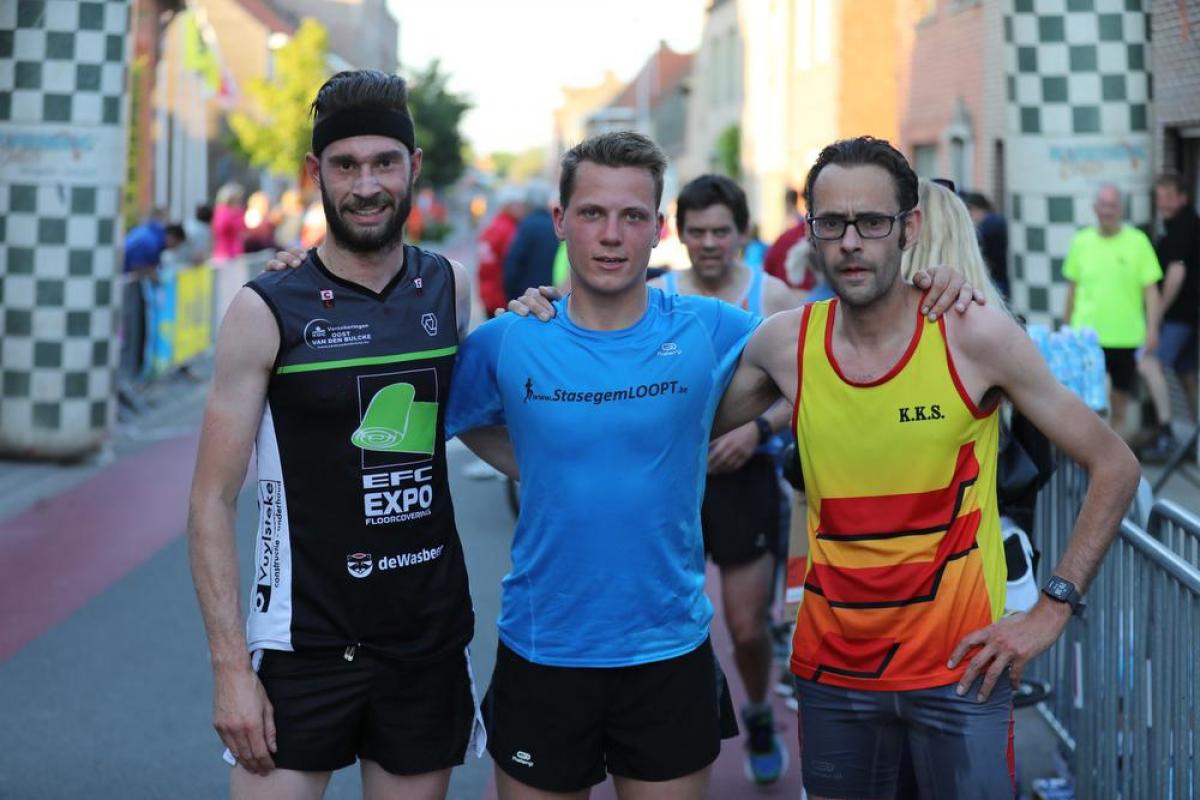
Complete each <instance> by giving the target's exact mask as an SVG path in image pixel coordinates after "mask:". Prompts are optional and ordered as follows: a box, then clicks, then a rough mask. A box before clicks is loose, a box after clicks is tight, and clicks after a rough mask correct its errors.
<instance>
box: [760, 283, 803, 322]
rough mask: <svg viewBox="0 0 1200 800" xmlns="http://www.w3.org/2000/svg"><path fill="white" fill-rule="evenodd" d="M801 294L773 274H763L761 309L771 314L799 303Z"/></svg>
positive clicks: (796, 305) (794, 306)
mask: <svg viewBox="0 0 1200 800" xmlns="http://www.w3.org/2000/svg"><path fill="white" fill-rule="evenodd" d="M801 301H802V295H801V294H800V293H799V292H797V291H796V290H795V289H793V288H792V287H790V286H788V285H787V284H786V283H784V282H783V281H781V280H779V278H776V277H775V276H774V275H766V274H764V275H763V310H764V311H766V312H767V313H768V314H772V313H775V312H778V311H783V310H785V309H793V308H796V307H798V306H799V305H800V304H801Z"/></svg>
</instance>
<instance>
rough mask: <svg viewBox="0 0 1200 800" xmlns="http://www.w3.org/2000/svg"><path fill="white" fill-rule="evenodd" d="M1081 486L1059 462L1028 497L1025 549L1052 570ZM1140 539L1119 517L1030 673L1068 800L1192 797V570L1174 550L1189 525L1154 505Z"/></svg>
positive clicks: (1194, 534) (1198, 594) (1195, 582)
mask: <svg viewBox="0 0 1200 800" xmlns="http://www.w3.org/2000/svg"><path fill="white" fill-rule="evenodd" d="M1085 483H1086V479H1085V476H1084V474H1083V471H1082V470H1080V469H1079V468H1078V467H1076V466H1075V465H1073V464H1070V463H1061V464H1060V465H1059V469H1058V470H1057V471H1056V475H1055V477H1054V479H1052V481H1051V484H1050V485H1049V486H1048V487H1047V489H1046V490H1044V493H1045V496H1044V497H1041V498H1039V508H1038V515H1037V519H1038V526H1039V529H1038V530H1037V533H1036V536H1035V538H1036V540H1037V542H1038V544H1039V545H1040V546H1041V548H1042V550H1043V557H1044V558H1045V559H1047V563H1049V564H1053V563H1054V562H1055V561H1056V560H1057V558H1058V557H1059V555H1061V552H1062V548H1063V546H1064V545H1065V543H1066V539H1067V537H1068V536H1069V535H1070V531H1071V525H1072V523H1073V521H1074V517H1075V514H1076V513H1077V511H1078V508H1079V503H1080V501H1081V500H1082V496H1083V489H1084V486H1085ZM1148 527H1149V529H1150V531H1152V532H1153V535H1152V533H1151V532H1148V531H1147V530H1145V529H1143V528H1141V527H1140V526H1138V525H1137V524H1135V523H1134V522H1132V521H1130V520H1126V521H1124V522H1123V523H1122V525H1121V530H1120V533H1119V534H1118V536H1117V538H1116V540H1115V541H1114V542H1113V546H1112V549H1111V550H1110V551H1109V553H1108V556H1107V558H1106V559H1105V562H1104V565H1103V567H1102V568H1101V570H1100V572H1099V574H1098V575H1097V577H1096V580H1095V582H1094V583H1093V584H1092V586H1091V587H1090V589H1089V590H1088V593H1087V601H1088V607H1087V611H1086V613H1085V615H1084V617H1083V618H1082V619H1072V621H1071V623H1070V624H1069V625H1068V628H1067V630H1066V632H1065V633H1064V635H1063V637H1062V638H1061V639H1060V640H1059V642H1058V643H1056V644H1055V645H1054V646H1053V647H1052V648H1051V649H1050V650H1049V651H1047V653H1046V654H1044V655H1043V656H1042V657H1040V658H1039V659H1037V660H1036V661H1035V662H1034V663H1032V664H1031V665H1030V669H1029V670H1027V672H1026V677H1028V678H1030V679H1032V680H1036V681H1041V682H1045V683H1046V684H1047V685H1049V687H1050V696H1049V697H1048V698H1047V699H1046V700H1045V701H1044V702H1043V704H1042V705H1041V706H1040V708H1041V711H1042V713H1043V715H1044V716H1045V717H1046V718H1047V720H1048V721H1049V722H1050V723H1051V724H1052V726H1053V727H1054V728H1055V730H1056V732H1057V733H1058V734H1059V736H1060V738H1061V739H1062V741H1063V742H1064V743H1065V744H1066V746H1067V749H1068V750H1069V751H1070V752H1069V761H1070V763H1071V766H1072V771H1073V772H1074V774H1075V778H1076V796H1077V797H1089V798H1090V797H1096V798H1100V797H1104V798H1124V799H1125V800H1140V798H1164V799H1170V800H1174V799H1179V800H1183V799H1184V798H1194V797H1197V796H1200V765H1198V763H1197V753H1196V745H1197V742H1196V723H1197V714H1198V712H1200V569H1198V568H1197V566H1196V564H1195V562H1194V560H1193V561H1192V563H1189V561H1188V559H1186V558H1185V557H1184V554H1182V553H1180V552H1177V551H1175V549H1174V547H1173V543H1182V544H1184V545H1185V547H1190V548H1192V550H1191V552H1192V553H1193V555H1194V554H1195V548H1196V546H1197V542H1200V518H1197V517H1196V516H1194V515H1192V514H1190V513H1188V512H1187V511H1185V510H1183V509H1181V508H1179V507H1178V506H1175V505H1174V504H1171V503H1167V502H1165V501H1160V502H1158V503H1156V504H1155V505H1154V507H1153V509H1152V511H1151V514H1150V522H1149V524H1148Z"/></svg>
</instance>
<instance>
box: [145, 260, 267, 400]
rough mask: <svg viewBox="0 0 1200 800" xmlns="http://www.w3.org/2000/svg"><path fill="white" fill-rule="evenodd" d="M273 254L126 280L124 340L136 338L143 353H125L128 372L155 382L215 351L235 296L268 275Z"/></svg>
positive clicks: (170, 269) (165, 271) (165, 270)
mask: <svg viewBox="0 0 1200 800" xmlns="http://www.w3.org/2000/svg"><path fill="white" fill-rule="evenodd" d="M272 254H273V253H272V252H268V251H263V252H260V253H250V254H247V255H242V256H238V257H237V258H234V259H231V260H229V261H226V262H223V263H221V264H219V265H216V266H211V265H209V264H201V265H199V266H188V267H183V268H169V269H163V270H161V271H160V272H159V273H158V275H157V276H156V278H155V279H154V280H153V281H151V280H148V279H145V278H134V277H131V276H128V275H126V276H124V277H123V280H122V301H123V303H125V304H126V307H125V308H123V309H122V321H123V326H124V331H123V336H124V337H131V338H130V343H129V344H128V345H127V346H128V347H132V348H134V349H135V350H136V351H137V354H136V355H135V354H133V353H130V352H128V351H126V352H124V353H123V354H122V359H123V360H122V369H123V370H124V371H125V373H126V374H128V375H129V376H130V377H135V378H137V379H140V380H142V381H147V382H149V381H153V380H155V379H158V378H161V377H163V376H165V375H167V374H168V373H170V372H171V371H173V370H175V369H177V368H179V367H181V366H183V365H185V364H187V363H188V362H190V361H192V360H194V359H195V358H197V357H198V356H201V355H204V354H205V353H208V352H210V351H211V350H212V346H213V343H214V341H215V337H216V332H217V328H218V327H219V326H220V323H221V319H222V318H223V317H224V316H225V310H226V309H227V308H228V307H229V303H230V302H232V300H233V296H234V295H235V294H237V292H238V290H239V289H240V288H241V287H242V285H243V284H245V283H246V281H248V280H250V279H251V278H253V277H254V276H255V275H257V274H258V273H260V272H262V270H263V268H264V267H265V266H266V263H267V261H268V260H269V259H270V257H271V255H272ZM139 345H140V346H139Z"/></svg>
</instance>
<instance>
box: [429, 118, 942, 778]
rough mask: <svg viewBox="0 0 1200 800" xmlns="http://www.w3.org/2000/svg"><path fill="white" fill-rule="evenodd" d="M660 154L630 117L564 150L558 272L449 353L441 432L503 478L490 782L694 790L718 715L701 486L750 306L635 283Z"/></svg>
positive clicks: (488, 709) (557, 216) (718, 730)
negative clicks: (546, 308) (558, 290)
mask: <svg viewBox="0 0 1200 800" xmlns="http://www.w3.org/2000/svg"><path fill="white" fill-rule="evenodd" d="M665 167H666V159H665V157H664V156H663V154H662V151H661V150H659V148H658V147H657V146H656V145H655V144H654V143H653V142H651V141H650V140H649V139H647V138H646V137H644V136H642V135H640V134H636V133H631V132H616V133H608V134H602V135H600V136H596V137H593V138H591V139H588V140H586V141H584V142H583V143H581V144H579V145H577V146H576V147H574V148H572V149H571V150H570V151H568V152H567V154H566V155H565V156H564V157H563V162H562V178H561V182H560V205H559V206H558V207H556V208H555V210H554V224H555V230H556V233H557V234H558V236H559V237H561V238H563V239H564V240H565V241H566V244H567V252H568V257H569V259H570V265H571V277H572V287H573V290H572V293H571V294H570V295H569V296H568V297H566V298H564V299H562V300H561V301H559V302H558V303H556V304H555V309H554V310H555V311H556V312H557V313H556V314H555V316H554V318H553V320H551V321H550V322H549V324H544V323H542V322H538V321H536V320H534V319H527V318H521V317H517V316H514V315H505V316H501V317H498V318H496V319H494V320H491V321H490V322H487V323H485V324H484V325H483V326H481V327H480V328H479V329H478V330H476V331H475V333H474V334H472V335H471V336H470V337H468V339H467V340H466V342H464V344H463V346H462V348H461V350H460V352H459V355H458V360H457V363H456V366H455V374H454V379H453V385H452V388H451V391H450V399H449V405H448V409H447V414H446V432H447V435H448V436H450V435H459V437H460V438H461V439H462V440H463V441H464V442H465V443H466V444H467V445H468V446H469V447H471V449H473V450H474V451H475V452H476V453H478V454H479V455H480V456H481V457H483V458H484V459H485V460H487V461H489V462H490V463H492V464H493V466H496V467H497V468H499V469H501V470H502V471H505V472H506V473H508V474H510V475H514V476H515V475H516V474H517V473H518V471H519V473H520V477H521V493H522V496H521V515H520V519H519V520H518V522H517V528H516V531H515V533H514V537H513V545H512V569H511V571H510V572H509V574H508V575H507V576H505V578H504V582H503V593H502V602H501V612H500V620H499V629H500V644H499V648H498V654H497V659H496V667H495V672H494V674H493V677H492V684H491V687H490V688H489V690H488V694H487V697H486V699H485V701H484V716H485V719H486V721H487V725H488V739H489V744H488V747H489V750H490V751H491V754H492V757H493V759H494V760H495V763H496V766H497V773H496V779H497V784H498V786H499V788H500V793H501V796H502V797H509V798H518V799H520V798H527V797H545V796H546V793H578V792H583V791H586V790H587V788H588V787H590V786H592V785H594V784H596V783H599V782H600V781H602V780H604V777H605V773H606V771H607V772H610V773H612V774H613V776H614V780H615V782H616V784H617V789H618V792H619V793H620V794H621V795H623V796H626V795H637V796H649V795H650V794H654V795H655V796H671V797H680V798H692V797H694V798H700V797H702V796H703V795H704V792H705V789H706V787H707V783H708V775H709V769H710V765H711V764H712V762H713V761H714V760H715V759H716V757H717V754H718V753H719V751H720V741H721V739H722V738H730V737H732V736H734V735H736V732H737V725H736V720H735V717H734V714H733V708H732V704H731V702H730V699H729V694H728V691H727V689H726V686H725V681H724V677H723V675H722V674H721V672H720V668H719V666H718V665H717V663H716V659H715V658H714V655H713V652H712V647H711V645H710V644H709V641H708V627H709V622H710V620H711V617H712V606H711V604H710V602H709V600H708V598H707V596H706V595H705V593H704V550H703V542H702V537H701V533H700V500H701V496H702V493H703V486H704V477H705V469H706V465H707V446H708V440H709V438H710V428H711V425H712V420H713V416H714V413H715V409H716V406H717V404H718V402H719V400H720V397H721V395H722V393H723V392H724V389H725V387H726V385H727V383H728V382H729V379H730V376H731V374H732V370H733V368H734V367H735V365H736V361H737V358H738V355H739V354H740V352H741V350H742V348H743V347H744V345H745V343H746V341H747V340H748V339H749V337H750V335H751V334H752V332H753V331H754V329H755V327H756V325H757V323H758V320H757V318H755V317H753V316H751V315H750V314H748V313H746V312H744V311H741V310H740V309H738V308H736V307H734V306H731V305H728V304H725V303H722V302H720V301H718V300H715V299H712V298H706V297H699V296H694V295H688V296H677V295H667V294H664V293H663V292H661V291H660V290H658V289H652V288H648V287H647V286H646V283H645V276H646V269H647V265H648V263H649V259H650V251H651V249H652V248H653V247H654V245H655V244H656V243H657V241H658V231H659V230H660V228H661V225H662V215H661V213H659V211H658V207H659V203H660V201H661V198H662V176H663V171H664V169H665ZM960 287H962V281H961V279H958V280H957V283H956V284H953V285H952V288H951V290H950V292H948V293H947V294H946V295H945V296H947V297H949V298H950V299H947V300H945V301H939V302H938V303H937V304H936V305H935V307H936V308H938V309H939V310H941V309H944V308H945V307H948V306H949V305H950V302H951V301H952V300H953V299H954V298H958V296H959V288H960ZM933 294H937V292H936V291H935V292H933ZM964 300H965V298H964ZM510 442H511V443H510ZM518 466H519V470H518ZM650 783H653V784H654V785H653V786H650V785H649V784H650Z"/></svg>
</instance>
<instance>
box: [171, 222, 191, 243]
mask: <svg viewBox="0 0 1200 800" xmlns="http://www.w3.org/2000/svg"><path fill="white" fill-rule="evenodd" d="M167 236H174V237H175V238H176V239H178V240H179V241H181V242H186V241H187V232H186V231H184V229H183V226H182V225H180V224H179V223H178V222H172V223H171V224H170V225H168V226H167Z"/></svg>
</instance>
